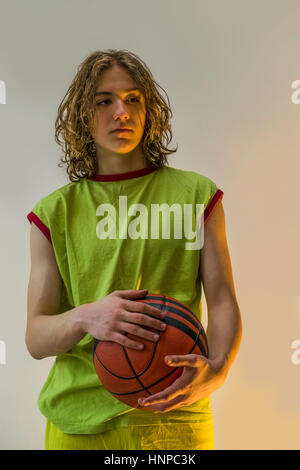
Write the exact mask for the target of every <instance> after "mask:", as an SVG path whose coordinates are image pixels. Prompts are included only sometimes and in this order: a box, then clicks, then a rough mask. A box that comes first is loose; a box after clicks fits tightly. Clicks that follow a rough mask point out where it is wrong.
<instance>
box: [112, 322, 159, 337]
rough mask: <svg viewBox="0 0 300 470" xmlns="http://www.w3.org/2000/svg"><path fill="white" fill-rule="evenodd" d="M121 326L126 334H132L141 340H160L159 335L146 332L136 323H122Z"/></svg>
mask: <svg viewBox="0 0 300 470" xmlns="http://www.w3.org/2000/svg"><path fill="white" fill-rule="evenodd" d="M119 326H120V328H121V329H122V330H124V331H125V332H126V333H130V334H132V335H134V336H137V337H139V338H143V339H148V340H149V341H155V342H156V341H158V340H159V334H157V333H154V332H153V331H149V330H146V329H145V328H141V327H140V326H137V325H135V324H134V323H120V325H119Z"/></svg>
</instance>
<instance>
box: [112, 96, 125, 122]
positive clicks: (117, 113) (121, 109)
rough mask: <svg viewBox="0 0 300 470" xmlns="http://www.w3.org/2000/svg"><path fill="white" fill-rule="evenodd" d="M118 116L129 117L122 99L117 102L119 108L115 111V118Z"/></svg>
mask: <svg viewBox="0 0 300 470" xmlns="http://www.w3.org/2000/svg"><path fill="white" fill-rule="evenodd" d="M117 117H126V118H127V119H128V118H129V113H128V111H127V109H126V107H125V105H124V103H123V101H122V100H118V102H117V108H116V111H115V113H114V119H115V118H117Z"/></svg>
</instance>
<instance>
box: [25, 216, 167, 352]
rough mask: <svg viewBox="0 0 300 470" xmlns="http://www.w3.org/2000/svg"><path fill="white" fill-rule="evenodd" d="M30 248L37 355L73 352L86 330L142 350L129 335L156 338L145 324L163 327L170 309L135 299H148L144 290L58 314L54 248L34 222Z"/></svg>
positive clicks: (30, 339)
mask: <svg viewBox="0 0 300 470" xmlns="http://www.w3.org/2000/svg"><path fill="white" fill-rule="evenodd" d="M30 248H31V272H30V279H29V284H28V297H27V299H28V301H27V328H26V340H25V342H26V346H27V349H28V351H29V352H30V354H31V356H32V357H33V358H34V359H43V358H44V357H48V356H57V355H59V354H62V353H64V352H66V351H69V350H70V349H72V348H73V347H74V346H75V345H76V344H77V343H78V342H79V341H80V340H81V339H82V338H83V337H84V336H85V334H86V333H89V334H91V335H92V336H93V337H94V338H96V339H100V340H103V341H115V342H117V343H119V344H122V345H124V346H127V347H131V348H134V349H140V348H139V343H138V342H137V340H133V339H130V338H128V337H127V336H126V335H125V334H124V333H126V334H127V333H131V334H134V335H136V336H138V337H140V338H146V339H148V340H152V341H154V340H155V339H154V333H153V332H152V331H148V330H147V329H145V328H143V326H147V327H150V328H156V329H158V330H160V329H161V328H160V327H161V323H162V322H161V321H160V320H161V319H164V317H165V313H164V312H161V311H160V310H159V309H156V308H155V307H151V306H150V305H147V304H144V303H141V302H134V301H132V300H130V299H133V300H138V299H139V298H143V297H144V296H145V295H146V292H145V291H144V292H143V291H136V290H123V291H114V292H112V293H110V294H109V295H107V296H106V297H104V298H103V299H100V300H98V301H96V302H91V303H87V304H83V305H80V306H78V307H75V308H73V309H71V310H68V311H67V312H63V313H59V306H60V296H61V289H62V279H61V276H60V273H59V270H58V267H57V263H56V258H55V254H54V251H53V247H52V245H51V244H50V243H49V241H48V240H47V238H46V237H45V236H44V235H43V234H42V233H41V232H40V230H39V229H38V228H37V227H36V226H35V225H34V223H32V224H31V232H30ZM58 313H59V314H58ZM144 314H146V315H144ZM149 315H152V316H153V317H154V318H151V317H150V316H149ZM139 325H140V326H139ZM155 341H156V340H155ZM141 344H143V343H141Z"/></svg>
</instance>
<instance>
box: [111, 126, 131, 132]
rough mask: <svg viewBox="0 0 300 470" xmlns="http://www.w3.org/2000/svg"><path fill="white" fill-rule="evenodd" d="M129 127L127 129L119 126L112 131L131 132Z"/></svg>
mask: <svg viewBox="0 0 300 470" xmlns="http://www.w3.org/2000/svg"><path fill="white" fill-rule="evenodd" d="M131 131H132V130H131V129H127V128H125V127H121V128H119V129H115V130H114V131H113V132H131Z"/></svg>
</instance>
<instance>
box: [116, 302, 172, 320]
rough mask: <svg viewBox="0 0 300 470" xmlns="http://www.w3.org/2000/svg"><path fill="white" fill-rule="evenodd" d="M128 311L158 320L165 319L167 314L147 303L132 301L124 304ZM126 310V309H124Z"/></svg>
mask: <svg viewBox="0 0 300 470" xmlns="http://www.w3.org/2000/svg"><path fill="white" fill-rule="evenodd" d="M123 305H124V306H125V307H126V308H127V309H128V310H131V311H133V312H139V313H143V314H145V315H150V316H154V317H156V318H157V317H158V318H165V317H166V312H163V311H162V310H160V309H159V308H156V307H152V306H151V305H148V304H146V303H145V302H139V301H138V300H136V301H130V300H126V301H125V302H124V304H123ZM123 308H124V307H123Z"/></svg>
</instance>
